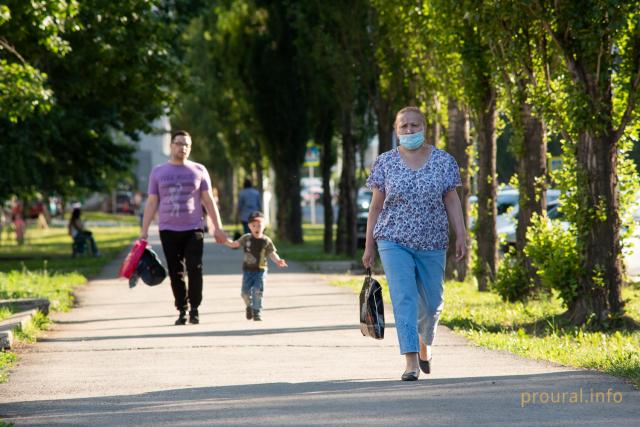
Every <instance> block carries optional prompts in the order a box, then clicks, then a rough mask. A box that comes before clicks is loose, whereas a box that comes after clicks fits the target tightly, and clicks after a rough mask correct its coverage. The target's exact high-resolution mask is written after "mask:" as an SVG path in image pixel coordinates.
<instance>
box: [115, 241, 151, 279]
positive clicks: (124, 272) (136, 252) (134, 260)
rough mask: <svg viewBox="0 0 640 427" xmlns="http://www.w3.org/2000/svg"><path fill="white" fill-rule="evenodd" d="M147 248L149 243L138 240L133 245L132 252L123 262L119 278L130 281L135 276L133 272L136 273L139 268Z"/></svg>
mask: <svg viewBox="0 0 640 427" xmlns="http://www.w3.org/2000/svg"><path fill="white" fill-rule="evenodd" d="M146 247H147V241H146V240H141V239H138V240H136V241H135V243H134V244H133V247H132V248H131V251H129V254H128V255H127V257H126V258H125V259H124V261H123V262H122V265H121V266H120V272H119V273H118V276H120V277H126V278H127V279H130V278H131V276H132V275H133V272H134V271H136V267H137V266H138V262H140V258H142V254H144V250H145V248H146Z"/></svg>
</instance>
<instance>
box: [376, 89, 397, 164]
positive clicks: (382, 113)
mask: <svg viewBox="0 0 640 427" xmlns="http://www.w3.org/2000/svg"><path fill="white" fill-rule="evenodd" d="M377 104H378V105H377V108H376V118H377V120H378V154H382V153H384V152H385V151H389V150H391V145H392V139H393V119H394V117H393V113H392V112H391V103H390V102H386V101H379V102H378V103H377Z"/></svg>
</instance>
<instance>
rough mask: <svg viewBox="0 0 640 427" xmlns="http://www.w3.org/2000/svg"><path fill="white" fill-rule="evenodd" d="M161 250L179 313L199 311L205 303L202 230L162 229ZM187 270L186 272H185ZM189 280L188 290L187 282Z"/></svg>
mask: <svg viewBox="0 0 640 427" xmlns="http://www.w3.org/2000/svg"><path fill="white" fill-rule="evenodd" d="M160 241H161V242H162V250H163V251H164V256H165V258H166V259H167V267H169V278H171V290H172V291H173V297H174V299H175V304H176V308H177V309H178V310H185V311H186V310H187V309H188V307H189V305H191V309H192V310H193V309H195V308H198V306H199V305H200V303H201V302H202V249H203V242H204V232H203V231H202V230H189V231H171V230H160ZM185 270H186V272H185ZM185 275H187V276H188V277H189V287H188V289H187V284H186V283H185V280H184V279H185Z"/></svg>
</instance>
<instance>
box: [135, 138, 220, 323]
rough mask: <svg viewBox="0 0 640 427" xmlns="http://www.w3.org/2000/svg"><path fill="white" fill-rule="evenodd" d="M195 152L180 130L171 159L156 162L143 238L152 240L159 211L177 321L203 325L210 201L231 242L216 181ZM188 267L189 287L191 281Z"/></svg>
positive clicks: (211, 212)
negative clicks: (191, 156)
mask: <svg viewBox="0 0 640 427" xmlns="http://www.w3.org/2000/svg"><path fill="white" fill-rule="evenodd" d="M190 151H191V136H190V135H189V133H187V132H185V131H178V132H176V133H175V134H174V135H173V137H172V138H171V154H170V157H169V161H168V162H167V163H165V164H162V165H159V166H156V167H155V168H153V170H152V171H151V176H150V177H149V191H148V193H149V197H148V199H147V204H146V206H145V209H144V217H143V220H142V231H141V232H140V238H141V239H145V240H146V239H147V237H148V235H149V225H150V224H151V221H152V220H153V217H154V216H155V214H156V212H158V222H159V224H158V225H159V227H158V228H159V229H160V240H161V242H162V249H163V251H164V256H165V258H166V259H167V266H168V267H169V277H170V278H171V289H172V291H173V296H174V298H175V305H176V308H177V309H178V311H179V312H180V315H179V316H178V320H176V322H175V324H176V325H184V324H185V323H187V318H186V316H187V309H188V308H189V306H191V309H190V311H189V323H194V324H197V323H200V317H199V315H198V306H199V305H200V303H201V302H202V250H203V243H204V224H203V221H204V220H203V212H202V206H203V205H204V207H205V209H206V211H207V213H208V214H209V218H211V221H212V223H213V229H212V230H210V232H211V233H212V234H213V236H214V238H215V240H216V242H217V243H224V242H226V241H227V235H226V234H225V232H224V231H223V230H222V221H221V220H220V214H219V213H218V206H217V205H216V202H215V201H214V200H213V197H211V179H210V178H209V173H208V172H207V169H206V168H205V167H204V166H203V165H201V164H199V163H195V162H192V161H190V160H187V158H188V157H189V153H190ZM185 267H186V270H187V276H188V277H189V287H188V289H187V285H186V283H185V280H184V277H185V271H184V270H185Z"/></svg>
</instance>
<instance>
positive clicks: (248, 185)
mask: <svg viewBox="0 0 640 427" xmlns="http://www.w3.org/2000/svg"><path fill="white" fill-rule="evenodd" d="M251 187H253V182H251V180H250V179H249V178H247V179H245V180H244V188H251Z"/></svg>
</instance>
